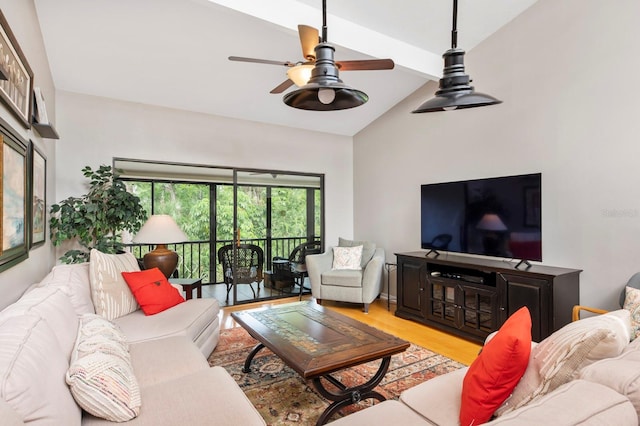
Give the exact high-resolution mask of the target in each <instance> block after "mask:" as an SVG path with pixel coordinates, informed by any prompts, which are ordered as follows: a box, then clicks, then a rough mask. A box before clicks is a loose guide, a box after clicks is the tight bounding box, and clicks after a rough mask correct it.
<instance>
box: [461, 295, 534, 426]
mask: <svg viewBox="0 0 640 426" xmlns="http://www.w3.org/2000/svg"><path fill="white" fill-rule="evenodd" d="M530 352H531V315H530V314H529V309H527V307H526V306H525V307H522V308H520V309H519V310H518V311H516V312H515V313H514V314H513V315H511V316H510V317H509V318H508V319H507V321H505V323H504V324H503V325H502V326H501V327H500V330H498V332H497V333H496V334H495V335H494V336H493V338H492V339H491V341H489V342H488V343H487V344H486V345H485V346H484V348H483V349H482V352H480V355H478V357H477V358H476V359H475V360H474V361H473V363H472V364H471V366H470V367H469V371H467V374H466V375H465V377H464V381H463V384H462V396H461V402H460V404H461V408H460V424H461V425H478V424H482V423H486V422H487V421H488V420H489V419H490V418H491V416H493V412H494V411H495V410H496V408H498V407H499V406H500V404H502V403H503V402H504V400H505V399H507V397H508V396H509V394H510V393H511V392H512V391H513V389H514V388H515V387H516V384H518V381H519V380H520V378H521V377H522V375H523V374H524V371H525V369H526V368H527V364H528V362H529V354H530Z"/></svg>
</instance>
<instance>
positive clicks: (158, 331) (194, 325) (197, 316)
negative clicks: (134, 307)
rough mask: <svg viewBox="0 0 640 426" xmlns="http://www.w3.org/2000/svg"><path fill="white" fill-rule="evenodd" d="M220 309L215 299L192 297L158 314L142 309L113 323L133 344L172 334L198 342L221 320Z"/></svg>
mask: <svg viewBox="0 0 640 426" xmlns="http://www.w3.org/2000/svg"><path fill="white" fill-rule="evenodd" d="M219 311H220V307H219V305H218V302H217V300H215V299H191V300H187V301H185V302H184V303H180V304H179V305H176V306H174V307H173V308H171V309H167V310H166V311H163V312H160V313H159V314H157V315H150V316H145V314H144V313H143V312H142V311H141V310H138V311H135V312H132V313H130V314H129V315H125V316H123V317H120V318H117V319H115V320H114V321H113V322H114V323H115V324H117V325H118V327H120V329H121V330H122V332H123V333H124V334H125V335H126V336H127V340H128V342H129V343H138V342H145V341H148V340H154V339H160V338H163V337H171V336H187V337H188V338H189V339H191V340H192V341H196V340H197V338H198V337H199V336H200V335H201V334H202V333H203V332H204V330H206V329H207V327H208V326H209V325H210V324H211V323H213V322H214V321H216V320H217V316H218V312H219Z"/></svg>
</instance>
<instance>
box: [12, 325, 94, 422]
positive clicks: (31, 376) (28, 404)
mask: <svg viewBox="0 0 640 426" xmlns="http://www.w3.org/2000/svg"><path fill="white" fill-rule="evenodd" d="M68 367H69V363H68V359H67V357H66V356H65V354H64V353H63V352H62V349H60V346H59V343H58V339H57V338H56V335H55V334H54V333H53V330H51V327H50V326H49V325H48V324H47V322H46V321H45V320H43V319H42V318H41V317H40V316H37V315H33V314H29V313H27V314H24V315H20V316H16V315H6V314H5V313H4V312H3V313H0V372H1V375H0V399H3V400H4V401H6V402H7V403H8V404H9V405H10V406H11V408H13V409H14V410H15V411H16V412H17V413H18V414H19V416H20V417H21V418H22V419H23V421H24V422H25V423H29V422H40V423H41V424H51V425H79V424H80V419H81V411H80V408H79V407H78V406H77V405H76V403H75V401H74V400H73V397H72V396H71V393H70V392H69V388H68V387H67V385H66V384H65V381H64V377H65V373H66V371H67V368H68Z"/></svg>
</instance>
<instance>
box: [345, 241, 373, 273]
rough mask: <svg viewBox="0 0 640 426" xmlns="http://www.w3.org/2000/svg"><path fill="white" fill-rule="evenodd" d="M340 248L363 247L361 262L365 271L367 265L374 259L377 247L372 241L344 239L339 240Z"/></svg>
mask: <svg viewBox="0 0 640 426" xmlns="http://www.w3.org/2000/svg"><path fill="white" fill-rule="evenodd" d="M338 246H339V247H356V246H362V260H361V261H360V267H361V268H362V269H364V268H365V267H366V266H367V263H369V261H370V260H371V259H372V258H373V255H374V254H375V253H376V245H375V243H372V242H371V241H354V240H347V239H344V238H342V237H340V238H338Z"/></svg>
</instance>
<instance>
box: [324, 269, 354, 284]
mask: <svg viewBox="0 0 640 426" xmlns="http://www.w3.org/2000/svg"><path fill="white" fill-rule="evenodd" d="M321 279H322V285H335V286H338V287H362V271H361V270H350V269H332V270H329V271H326V272H324V273H323V274H322V277H321Z"/></svg>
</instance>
